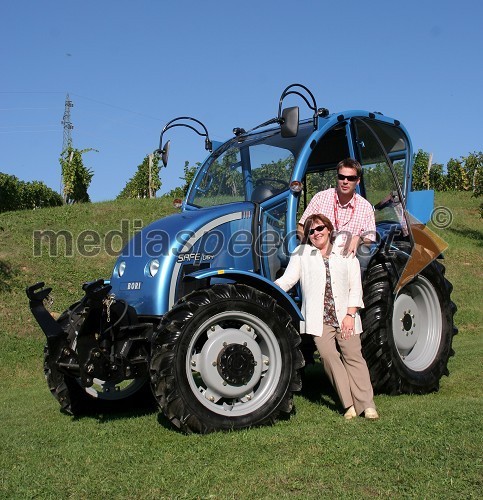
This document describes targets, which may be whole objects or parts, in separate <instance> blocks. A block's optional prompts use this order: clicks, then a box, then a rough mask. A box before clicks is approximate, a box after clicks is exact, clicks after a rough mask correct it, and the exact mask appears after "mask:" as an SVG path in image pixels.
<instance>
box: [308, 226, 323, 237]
mask: <svg viewBox="0 0 483 500" xmlns="http://www.w3.org/2000/svg"><path fill="white" fill-rule="evenodd" d="M326 227H327V226H317V227H313V228H312V229H309V234H310V236H312V235H313V234H314V233H315V231H317V232H319V233H320V232H321V231H323V230H324V229H325V228H326Z"/></svg>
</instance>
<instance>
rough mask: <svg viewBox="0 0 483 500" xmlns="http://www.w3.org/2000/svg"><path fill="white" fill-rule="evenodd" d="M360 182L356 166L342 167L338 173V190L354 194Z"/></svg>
mask: <svg viewBox="0 0 483 500" xmlns="http://www.w3.org/2000/svg"><path fill="white" fill-rule="evenodd" d="M341 177H343V179H341ZM350 179H352V180H350ZM359 182H360V179H359V178H358V177H357V170H356V169H355V168H350V167H342V168H341V169H340V170H339V172H338V174H337V190H338V191H339V192H340V193H342V194H345V195H350V194H353V193H354V191H355V189H356V186H357V184H359Z"/></svg>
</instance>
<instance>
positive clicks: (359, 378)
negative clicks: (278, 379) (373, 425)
mask: <svg viewBox="0 0 483 500" xmlns="http://www.w3.org/2000/svg"><path fill="white" fill-rule="evenodd" d="M333 230H334V227H333V225H332V223H331V222H330V220H329V219H328V218H327V217H325V216H324V215H322V214H314V215H310V216H309V217H308V218H307V219H306V221H305V223H304V229H303V240H302V245H300V246H298V247H297V248H296V249H295V251H294V252H293V254H292V256H291V258H290V262H289V264H288V266H287V269H286V271H285V273H284V275H283V276H282V277H280V278H279V279H278V280H276V281H275V283H276V284H277V285H278V286H280V287H281V288H282V289H283V290H285V291H287V290H290V288H292V287H293V286H294V285H295V284H296V283H297V282H298V281H300V286H301V287H302V314H303V316H304V318H305V322H301V324H300V331H301V333H308V334H310V335H313V336H314V340H315V344H316V346H317V349H318V351H319V353H320V358H321V360H322V362H323V364H324V370H325V373H326V374H327V376H328V378H329V380H330V382H331V384H332V385H333V387H334V388H335V390H336V391H337V394H338V395H339V398H340V401H341V403H342V405H343V407H344V409H345V413H344V418H346V419H347V420H350V419H352V418H354V417H356V416H357V415H360V414H362V413H364V416H365V418H369V419H376V418H379V415H378V414H377V411H376V408H375V405H374V400H373V390H372V385H371V380H370V377H369V370H368V368H367V364H366V362H365V360H364V358H363V356H362V351H361V340H360V333H361V332H362V323H361V319H360V317H359V314H358V311H359V309H360V308H361V307H364V303H363V302H362V284H361V271H360V266H359V261H358V260H357V259H356V258H346V257H343V256H342V255H340V254H338V253H336V252H334V251H332V241H331V234H332V232H333ZM337 345H338V346H339V349H340V353H339V351H338V349H337Z"/></svg>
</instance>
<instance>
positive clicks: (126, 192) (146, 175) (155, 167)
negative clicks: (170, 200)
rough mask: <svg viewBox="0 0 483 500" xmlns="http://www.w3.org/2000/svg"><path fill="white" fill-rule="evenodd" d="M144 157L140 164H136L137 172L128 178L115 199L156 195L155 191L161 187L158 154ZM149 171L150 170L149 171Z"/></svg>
mask: <svg viewBox="0 0 483 500" xmlns="http://www.w3.org/2000/svg"><path fill="white" fill-rule="evenodd" d="M150 156H151V155H146V156H145V157H144V160H143V162H142V163H141V165H138V169H137V172H136V173H135V174H134V176H133V177H131V178H130V179H129V181H128V182H127V184H126V185H125V186H124V189H123V190H122V191H121V192H120V193H119V195H118V196H117V199H123V198H152V197H154V196H156V191H158V190H159V188H160V187H161V179H160V178H159V170H160V167H159V160H160V156H159V154H157V153H155V154H153V155H152V161H150V158H149V157H150ZM150 171H151V172H150Z"/></svg>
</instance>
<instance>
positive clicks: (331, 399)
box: [300, 361, 342, 413]
mask: <svg viewBox="0 0 483 500" xmlns="http://www.w3.org/2000/svg"><path fill="white" fill-rule="evenodd" d="M300 395H301V396H302V397H303V398H305V399H307V400H308V401H310V402H312V403H317V404H321V405H323V406H325V407H326V408H328V409H329V410H331V411H335V412H337V413H340V412H341V410H342V408H341V407H340V405H339V404H338V401H339V397H338V396H337V393H336V392H335V390H334V388H333V387H332V384H331V383H330V382H329V380H328V378H327V377H326V375H325V373H324V370H323V368H322V364H321V363H320V362H318V361H316V362H315V363H314V364H309V365H306V366H305V368H304V371H303V375H302V391H301V393H300Z"/></svg>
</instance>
